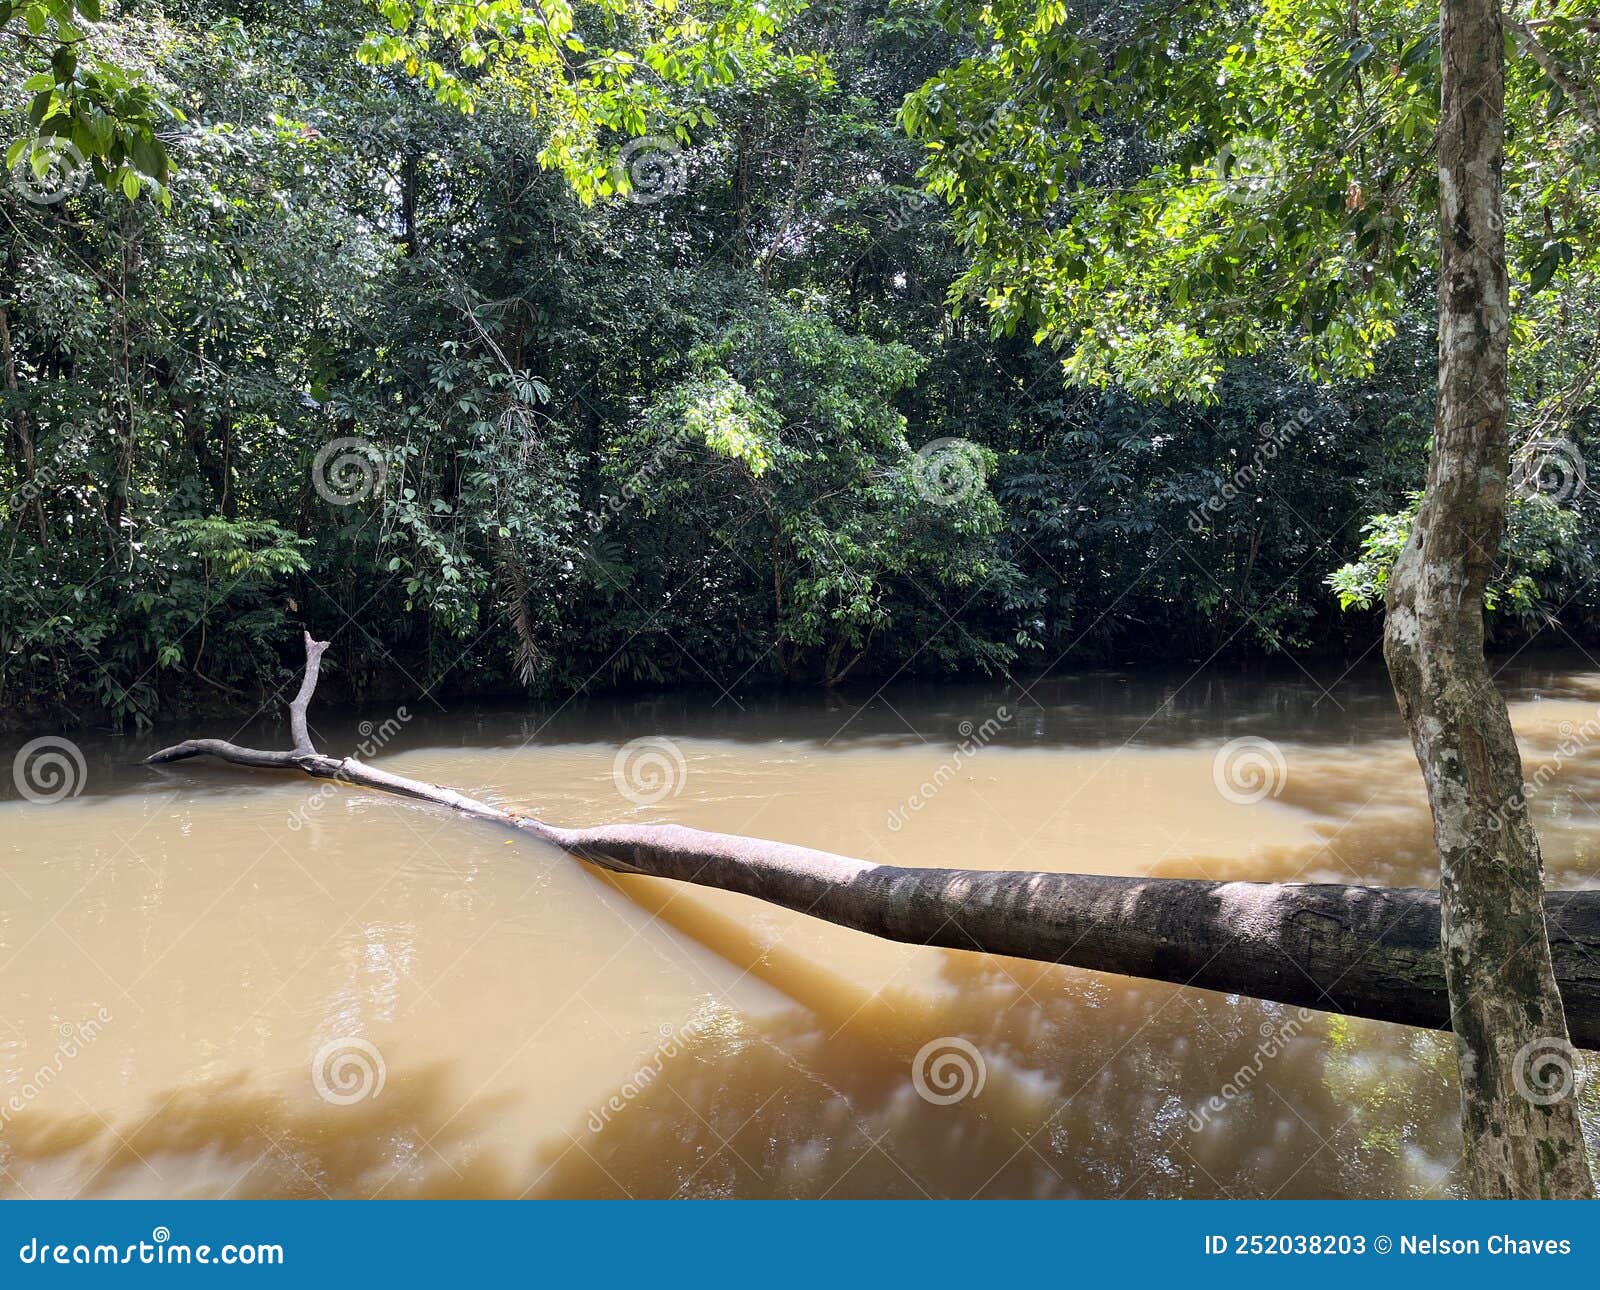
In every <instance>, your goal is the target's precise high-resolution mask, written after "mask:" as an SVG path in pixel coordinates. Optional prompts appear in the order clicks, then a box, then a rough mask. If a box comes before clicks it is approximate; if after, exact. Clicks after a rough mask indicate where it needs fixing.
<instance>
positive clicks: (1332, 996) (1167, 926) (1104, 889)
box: [146, 635, 1600, 1048]
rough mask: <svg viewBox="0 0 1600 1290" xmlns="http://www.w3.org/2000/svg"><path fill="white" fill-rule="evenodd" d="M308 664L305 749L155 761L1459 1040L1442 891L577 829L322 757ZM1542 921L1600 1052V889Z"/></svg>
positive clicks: (216, 750)
mask: <svg viewBox="0 0 1600 1290" xmlns="http://www.w3.org/2000/svg"><path fill="white" fill-rule="evenodd" d="M306 650H307V658H308V661H309V666H308V669H307V681H306V683H305V684H303V685H302V686H301V688H300V693H299V694H298V695H297V696H296V698H295V700H294V702H293V703H292V704H291V705H290V707H291V716H292V726H293V729H294V732H295V740H296V743H297V744H298V745H301V746H299V747H297V748H295V749H293V750H290V751H284V752H270V751H262V750H260V749H255V748H242V747H240V746H239V745H237V744H233V743H229V742H227V741H225V740H221V739H190V740H186V741H185V742H183V743H180V744H175V745H173V746H172V747H170V748H163V749H162V750H161V751H160V752H157V753H154V754H152V755H151V756H150V757H149V758H147V759H146V760H147V761H149V762H150V763H152V764H155V765H163V764H167V763H171V762H176V761H183V760H186V759H188V758H191V757H204V756H210V757H217V758H220V759H222V760H223V761H227V762H232V763H234V764H235V765H239V766H252V767H260V768H263V769H272V770H298V771H301V772H303V773H305V774H307V775H310V776H313V777H314V778H317V779H331V780H338V781H340V782H343V783H348V784H355V785H359V786H361V787H364V788H373V789H378V790H380V791H382V792H388V793H397V794H400V795H402V796H405V797H410V798H416V799H418V800H421V801H425V802H433V803H436V804H437V805H440V806H447V807H450V808H451V809H452V810H457V811H460V812H462V813H463V814H466V815H470V816H474V817H476V818H478V819H483V820H490V821H493V822H495V823H497V824H502V825H506V826H508V827H510V828H514V829H517V830H518V831H519V832H522V833H525V834H528V835H530V836H532V837H535V838H537V839H539V840H540V841H542V842H546V843H549V844H550V845H551V846H555V847H559V848H560V849H561V850H563V851H565V852H567V853H568V854H570V855H573V856H576V857H578V858H579V859H581V860H584V861H587V862H588V863H590V864H593V865H596V866H598V867H600V868H602V869H608V870H611V871H612V872H615V873H632V874H644V875H648V876H650V877H656V878H671V879H673V880H675V881H677V882H687V883H693V884H696V885H698V886H702V887H717V888H720V889H721V890H723V891H733V892H738V893H740V894H741V895H745V896H753V897H755V898H756V899H757V900H763V901H766V902H768V903H769V904H774V905H782V906H784V907H786V908H788V909H794V910H798V911H799V912H800V913H802V914H809V915H810V916H812V917H813V918H821V919H825V920H826V921H828V922H830V923H837V924H839V925H840V926H842V927H851V928H854V929H856V930H857V931H862V932H867V933H869V934H870V935H873V936H881V937H884V938H886V939H888V940H895V941H904V942H908V943H911V944H917V945H938V946H943V947H946V948H949V949H959V950H976V951H980V952H983V953H988V954H1007V955H1011V956H1013V957H1016V958H1023V959H1035V960H1039V961H1042V962H1047V963H1061V964H1065V965H1067V966H1069V967H1080V968H1091V969H1094V970H1096V971H1100V972H1114V973H1118V974H1120V975H1123V976H1140V977H1149V978H1151V979H1153V980H1157V981H1170V982H1174V983H1176V984H1178V985H1188V986H1198V987H1201V988H1204V989H1209V990H1220V991H1224V992H1226V993H1229V994H1244V995H1251V996H1253V997H1255V998H1259V999H1268V1000H1272V1001H1275V1002H1278V1003H1286V1004H1296V1005H1300V1006H1303V1007H1307V1008H1316V1009H1319V1010H1322V1011H1325V1012H1337V1013H1345V1014H1348V1015H1350V1016H1356V1017H1372V1018H1375V1019H1377V1020H1379V1021H1393V1022H1399V1023H1402V1024H1404V1025H1410V1026H1425V1027H1427V1028H1429V1029H1433V1030H1448V1029H1449V1028H1450V1005H1449V1000H1448V998H1447V996H1446V991H1445V978H1444V963H1443V959H1442V956H1441V953H1440V948H1439V917H1440V915H1439V894H1438V892H1436V891H1424V890H1420V889H1417V888H1409V887H1355V886H1340V885H1334V884H1304V885H1301V884H1293V883H1257V882H1203V881H1199V880H1192V879H1184V878H1113V877H1102V876H1097V875H1094V874H1076V873H1030V872H1018V871H1009V870H991V869H911V868H900V867H898V866H894V865H876V864H868V863H867V862H866V861H863V860H854V859H851V858H849V857H846V856H839V855H832V854H830V853H828V852H826V851H813V850H811V849H810V848H807V847H798V846H791V845H789V844H788V843H784V842H769V841H764V840H762V839H759V838H745V837H736V836H733V835H731V834H726V833H707V832H704V831H702V830H699V829H689V828H684V827H682V826H680V825H675V824H651V825H603V826H600V827H597V828H589V829H564V828H560V827H558V826H556V825H553V824H547V823H545V822H544V821H542V820H537V819H534V818H533V817H531V816H528V815H523V814H520V813H519V812H516V811H507V810H503V809H501V808H500V807H497V806H492V805H490V804H489V803H487V802H481V801H478V800H477V799H475V798H472V797H468V796H467V795H466V794H464V793H461V792H458V791H456V790H455V789H452V788H447V787H444V786H442V785H438V784H427V783H424V782H422V781H421V780H415V779H407V778H405V777H404V776H401V775H395V774H391V773H390V772H388V771H385V770H379V769H378V768H377V767H375V766H368V765H366V764H364V763H362V762H360V761H357V760H356V759H355V758H353V757H343V758H340V757H328V756H324V755H323V754H321V753H319V752H316V751H315V750H314V748H313V747H312V745H311V743H310V739H309V736H307V735H305V734H304V732H305V730H306V722H305V712H306V707H307V706H308V705H309V703H310V701H311V695H312V692H313V690H314V688H315V680H316V678H315V665H316V661H317V659H319V658H320V655H321V652H322V643H321V642H317V641H313V640H312V639H311V638H310V636H309V635H308V636H307V637H306ZM1545 913H1546V917H1547V918H1548V920H1549V925H1550V946H1551V952H1552V955H1553V957H1554V960H1555V968H1556V975H1557V977H1558V979H1559V981H1560V986H1561V995H1562V1000H1563V1002H1564V1003H1565V1005H1566V1012H1567V1020H1568V1023H1569V1026H1570V1028H1571V1034H1572V1040H1573V1042H1574V1043H1575V1044H1577V1045H1579V1046H1581V1047H1585V1048H1600V892H1588V891H1563V892H1551V893H1549V894H1547V895H1546V896H1545Z"/></svg>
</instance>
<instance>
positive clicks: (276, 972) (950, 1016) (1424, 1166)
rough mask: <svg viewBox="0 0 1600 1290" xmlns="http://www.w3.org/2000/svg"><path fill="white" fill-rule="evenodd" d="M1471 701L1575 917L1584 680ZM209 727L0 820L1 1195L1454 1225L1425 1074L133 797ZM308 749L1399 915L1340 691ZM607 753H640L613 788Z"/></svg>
mask: <svg viewBox="0 0 1600 1290" xmlns="http://www.w3.org/2000/svg"><path fill="white" fill-rule="evenodd" d="M1501 682H1502V684H1503V685H1504V687H1505V688H1506V691H1507V693H1508V695H1509V696H1510V697H1511V699H1512V701H1513V719H1514V721H1515V723H1516V726H1517V730H1518V733H1519V736H1520V737H1521V739H1522V741H1523V748H1524V755H1525V757H1526V758H1527V761H1528V766H1527V770H1528V775H1529V778H1530V780H1535V781H1536V783H1535V791H1534V792H1533V794H1532V808H1533V810H1534V812H1535V815H1536V818H1537V820H1538V822H1539V824H1540V826H1541V830H1542V834H1543V838H1544V844H1545V857H1546V865H1547V870H1548V878H1549V882H1550V885H1551V886H1552V887H1583V886H1595V885H1597V884H1600V810H1597V807H1600V744H1597V745H1596V746H1590V745H1589V741H1590V740H1591V739H1592V738H1593V737H1594V735H1595V734H1596V732H1597V731H1600V726H1597V725H1595V724H1593V723H1595V722H1596V721H1597V718H1600V671H1597V670H1595V669H1594V668H1593V667H1592V665H1590V664H1589V663H1588V662H1587V661H1585V660H1584V659H1582V658H1577V659H1567V658H1558V657H1543V658H1540V659H1538V660H1536V661H1531V662H1530V661H1527V660H1518V661H1516V662H1513V663H1511V664H1509V665H1507V666H1506V667H1505V668H1504V670H1503V672H1502V674H1501ZM314 717H316V714H314ZM202 726H203V728H192V729H185V730H181V731H180V730H162V731H157V732H154V733H153V734H151V735H150V736H148V737H145V736H141V737H139V738H109V737H91V736H83V735H74V736H73V741H74V744H75V745H76V747H77V748H78V749H79V750H80V752H81V756H82V758H83V771H82V774H81V776H80V775H79V774H78V773H77V771H76V770H75V769H69V773H70V775H71V776H72V781H71V782H72V786H73V787H75V788H78V789H79V790H80V791H79V792H78V793H77V795H76V796H68V797H65V798H64V799H62V800H60V801H55V802H43V801H30V800H25V799H23V798H21V797H19V796H18V795H17V793H16V792H14V791H12V790H13V788H14V786H13V784H11V783H9V782H8V783H6V784H5V785H4V789H5V791H6V792H7V794H8V798H7V800H4V801H0V856H3V857H4V863H3V865H0V964H3V970H0V979H3V980H4V982H5V998H6V1005H7V1006H6V1008H5V1011H4V1014H3V1022H0V1195H7V1196H74V1195H85V1196H154V1197H188V1196H237V1197H259V1196H305V1197H315V1196H324V1195H331V1196H385V1197H410V1196H512V1197H516V1196H530V1197H538V1196H582V1197H587V1196H633V1197H670V1196H697V1197H705V1196H735V1197H766V1196H780V1197H782V1196H797V1197H823V1196H827V1197H877V1196H895V1197H921V1196H925V1195H926V1196H953V1197H962V1198H965V1197H972V1196H979V1197H1074V1196H1086V1197H1118V1196H1133V1197H1140V1196H1231V1197H1258V1196H1261V1197H1267V1196H1282V1197H1317V1196H1412V1195H1451V1194H1454V1191H1455V1187H1456V1182H1455V1175H1454V1173H1453V1170H1454V1167H1455V1165H1456V1163H1457V1160H1458V1157H1459V1153H1460V1137H1459V1133H1458V1130H1457V1128H1456V1123H1455V1117H1456V1100H1455V1076H1454V1070H1453V1052H1452V1048H1451V1045H1450V1042H1449V1040H1448V1037H1441V1036H1438V1035H1434V1034H1430V1033H1426V1032H1421V1031H1415V1030H1410V1029H1407V1028H1404V1027H1399V1026H1392V1025H1386V1024H1382V1023H1377V1022H1369V1021H1359V1020H1350V1019H1346V1018H1337V1017H1331V1016H1328V1015H1325V1014H1321V1013H1301V1012H1300V1011H1299V1010H1297V1009H1293V1008H1285V1007H1282V1006H1279V1005H1273V1004H1265V1003H1260V1002H1256V1001H1253V1000H1250V999H1242V998H1238V997H1233V996H1227V995H1221V994H1215V993H1209V992H1205V991H1199V990H1189V989H1183V988H1178V987H1173V986H1169V985H1162V984H1156V983H1151V982H1144V981H1137V980H1132V979H1128V978H1122V977H1115V976H1107V975H1101V974H1096V973H1090V972H1084V971H1078V970H1074V969H1069V968H1063V967H1055V966H1047V965H1042V964H1035V963H1023V962H1019V961H1016V960H1010V959H1001V958H994V957H988V956H980V955H973V954H965V953H959V952H955V951H948V950H940V949H928V948H913V947H906V946H898V945H890V944H886V943H883V942H879V941H875V940H873V939H871V938H869V937H866V936H863V935H861V934H858V933H854V932H850V931H845V930H842V929H839V928H835V927H831V926H828V925H825V924H822V923H820V922H817V921H815V920H811V919H808V918H805V917H804V916H801V915H799V914H794V913H790V912H788V911H785V910H779V909H774V908H770V907H767V906H763V905H760V904H757V903H755V902H753V901H750V900H748V899H745V898H743V897H737V896H732V895H728V894H725V893H720V892H709V891H704V890H699V889H693V888H688V887H681V886H675V885H672V884H668V883H665V882H662V881H658V880H649V879H632V878H630V879H625V880H616V879H610V878H606V877H604V876H602V875H599V874H597V873H595V872H593V871H590V870H588V869H586V868H585V867H584V866H582V865H580V864H578V863H577V862H575V861H573V860H571V859H569V858H568V857H566V856H564V855H561V854H559V853H555V852H553V851H550V850H548V849H546V848H543V847H541V846H539V845H538V844H535V843H532V842H530V841H527V840H525V839H521V838H508V837H507V836H506V834H505V832H504V831H503V830H501V829H497V828H495V827H493V826H490V825H486V824H480V823H476V822H472V821H467V820H464V819H462V818H460V817H457V816H452V815H450V814H448V813H446V812H443V811H440V810H438V809H436V808H432V807H427V806H422V805H417V804H412V803H409V802H406V801H404V800H400V799H396V798H393V797H387V796H382V795H377V794H372V793H367V792H360V791H355V790H350V789H342V788H334V787H331V786H328V785H323V784H317V783H314V782H313V781H310V780H307V779H304V778H301V777H298V776H293V775H282V774H275V773H270V772H251V771H245V770H240V769H235V768H231V767H226V766H223V765H221V764H218V763H211V762H202V761H197V762H189V763H184V764H182V765H179V766H175V767H172V768H168V769H164V770H156V769H150V768H146V767H144V766H142V765H140V764H139V760H140V758H141V757H142V756H143V755H144V754H145V753H146V752H148V751H150V750H151V749H152V748H154V747H158V746H160V745H161V744H162V743H165V742H170V741H172V740H174V739H176V738H179V737H182V736H185V735H190V734H213V735H221V736H233V735H236V734H237V736H238V738H239V739H240V741H241V742H249V743H254V744H257V745H258V746H264V747H283V746H286V745H287V744H288V742H289V739H288V735H287V732H286V731H285V730H283V729H282V728H281V727H280V726H277V725H274V724H272V723H268V722H257V723H255V724H253V725H251V726H249V727H247V728H246V729H245V730H243V731H242V732H239V731H237V729H236V726H237V723H228V722H225V721H211V722H207V723H202ZM315 728H316V734H317V736H318V738H319V742H320V743H321V746H322V747H323V748H324V750H326V751H329V752H337V753H349V752H351V751H353V750H355V749H357V747H358V746H360V745H363V744H364V745H365V746H366V747H367V749H369V750H370V751H371V759H372V760H373V761H374V762H376V763H377V764H380V765H382V766H385V767H387V768H389V769H392V770H395V771H397V772H399V773H402V774H406V775H410V776H414V777H418V778H423V779H428V780H433V781H437V782H441V783H447V784H451V785H453V786H455V787H458V788H461V789H463V790H465V791H468V792H471V793H474V794H476V795H479V796H482V797H486V798H490V799H493V800H497V801H501V802H504V803H508V804H519V805H520V806H521V807H523V808H525V809H527V810H530V811H532V812H534V813H536V814H541V815H542V816H543V817H545V818H548V819H550V820H553V821H556V822H560V823H565V824H590V823H600V822H603V821H624V820H626V821H651V820H672V821H676V822H679V823H683V824H689V825H695V826H698V827H702V828H710V829H717V830H721V831H725V832H737V833H749V834H755V835H760V836H765V837H772V838H779V839H784V840H787V841H792V842H797V843H802V844H805V845H809V846H813V847H819V848H823V849H826V850H831V851H837V852H842V853H844V854H847V855H855V856H860V857H862V858H865V859H868V860H873V861H879V862H883V863H888V864H906V865H949V866H970V867H991V868H1022V869H1059V870H1075V871H1082V872H1092V873H1107V874H1135V875H1146V876H1154V877H1205V878H1216V879H1247V880H1301V881H1334V882H1361V883H1383V884H1394V885H1421V886H1428V885H1433V884H1434V883H1435V881H1436V877H1437V875H1436V869H1435V860H1434V857H1433V855H1432V849H1431V843H1430V838H1429V832H1428V825H1427V818H1426V814H1425V809H1424V803H1423V798H1422V794H1421V789H1420V783H1419V780H1418V776H1417V772H1416V767H1415V763H1414V761H1413V760H1412V755H1411V752H1410V748H1409V745H1408V744H1407V743H1406V741H1405V739H1404V735H1403V731H1402V729H1401V727H1400V724H1399V721H1398V719H1397V717H1396V716H1395V713H1394V709H1393V700H1392V698H1391V696H1390V694H1389V692H1388V690H1387V687H1386V684H1385V682H1384V679H1383V677H1382V675H1381V672H1376V671H1374V670H1373V669H1372V668H1371V667H1370V666H1361V667H1357V668H1356V669H1354V670H1352V671H1350V672H1348V673H1346V674H1344V675H1341V674H1340V669H1338V668H1332V669H1329V668H1326V667H1324V668H1322V669H1320V670H1319V671H1318V674H1317V675H1315V676H1311V675H1307V674H1304V673H1302V672H1301V671H1299V670H1298V669H1292V668H1291V669H1288V670H1285V671H1273V672H1270V673H1251V674H1245V673H1239V672H1206V673H1202V674H1200V675H1197V676H1191V675H1188V674H1185V673H1177V672H1175V673H1172V674H1171V675H1166V674H1161V673H1156V672H1150V671H1144V670H1141V671H1140V672H1139V673H1137V674H1131V673H1130V674H1118V673H1109V672H1108V673H1099V674H1094V675H1089V676H1082V677H1074V678H1067V679H1051V680H1047V681H1044V682H1040V683H1037V684H1034V685H1032V686H1030V687H1027V688H1023V687H1020V686H1012V685H1001V684H995V685H947V686H940V687H933V688H918V687H901V686H895V687H891V688H889V689H887V690H885V691H883V692H881V693H878V694H873V693H872V692H871V691H870V690H866V691H863V692H861V693H859V694H856V695H853V696H851V697H848V698H846V697H839V696H834V697H822V696H812V695H808V696H800V697H782V698H778V697H771V696H757V697H754V698H751V697H746V696H743V695H739V696H720V695H717V694H705V695H698V694H696V695H680V696H675V697H669V698H663V699H655V700H647V701H635V700H625V701H622V700H619V701H594V702H587V703H569V704H567V705H565V706H564V707H562V708H560V709H555V710H552V709H545V710H540V711H537V712H534V711H527V710H519V711H506V710H493V711H483V710H480V711H474V712H470V713H468V712H463V711H453V712H449V713H446V712H443V711H441V710H440V709H439V708H438V707H437V705H433V704H429V703H424V704H421V705H419V706H418V707H417V708H416V709H415V710H409V711H407V712H405V713H404V714H399V713H397V712H396V711H394V710H392V709H382V710H373V711H370V712H362V713H343V714H332V715H330V714H326V713H324V714H321V715H320V717H316V720H315ZM641 738H649V739H651V740H667V741H670V742H669V743H652V744H650V745H647V746H645V747H643V748H642V749H641V748H639V747H634V748H631V749H629V750H628V755H627V757H625V758H624V759H623V761H622V764H621V766H620V767H619V762H618V758H619V750H620V749H623V747H624V746H625V745H628V744H629V743H630V741H633V740H637V739H641ZM1240 740H1245V741H1249V742H1246V743H1238V742H1230V741H1240ZM21 742H22V740H20V739H18V740H14V741H13V744H14V745H20V743H21ZM8 748H9V749H10V751H7V754H6V755H7V758H10V757H11V756H12V755H13V753H14V751H15V748H14V747H13V746H11V745H8ZM1225 750H1226V752H1225ZM1224 752H1225V755H1224V756H1223V757H1222V759H1221V760H1220V761H1219V754H1224ZM680 757H681V763H680V762H679V761H678V758H680ZM1230 759H1232V760H1230ZM1280 759H1281V760H1280ZM1263 777H1264V778H1263ZM35 787H37V786H35ZM663 790H664V791H665V795H664V796H660V797H659V800H653V799H655V798H657V795H658V794H659V793H661V792H662V791H663ZM43 795H46V796H47V795H48V794H43ZM34 796H35V797H38V796H41V794H40V793H39V792H37V791H35V792H34ZM980 1076H981V1080H980ZM1594 1119H1595V1117H1594V1116H1593V1115H1591V1121H1593V1120H1594Z"/></svg>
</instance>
